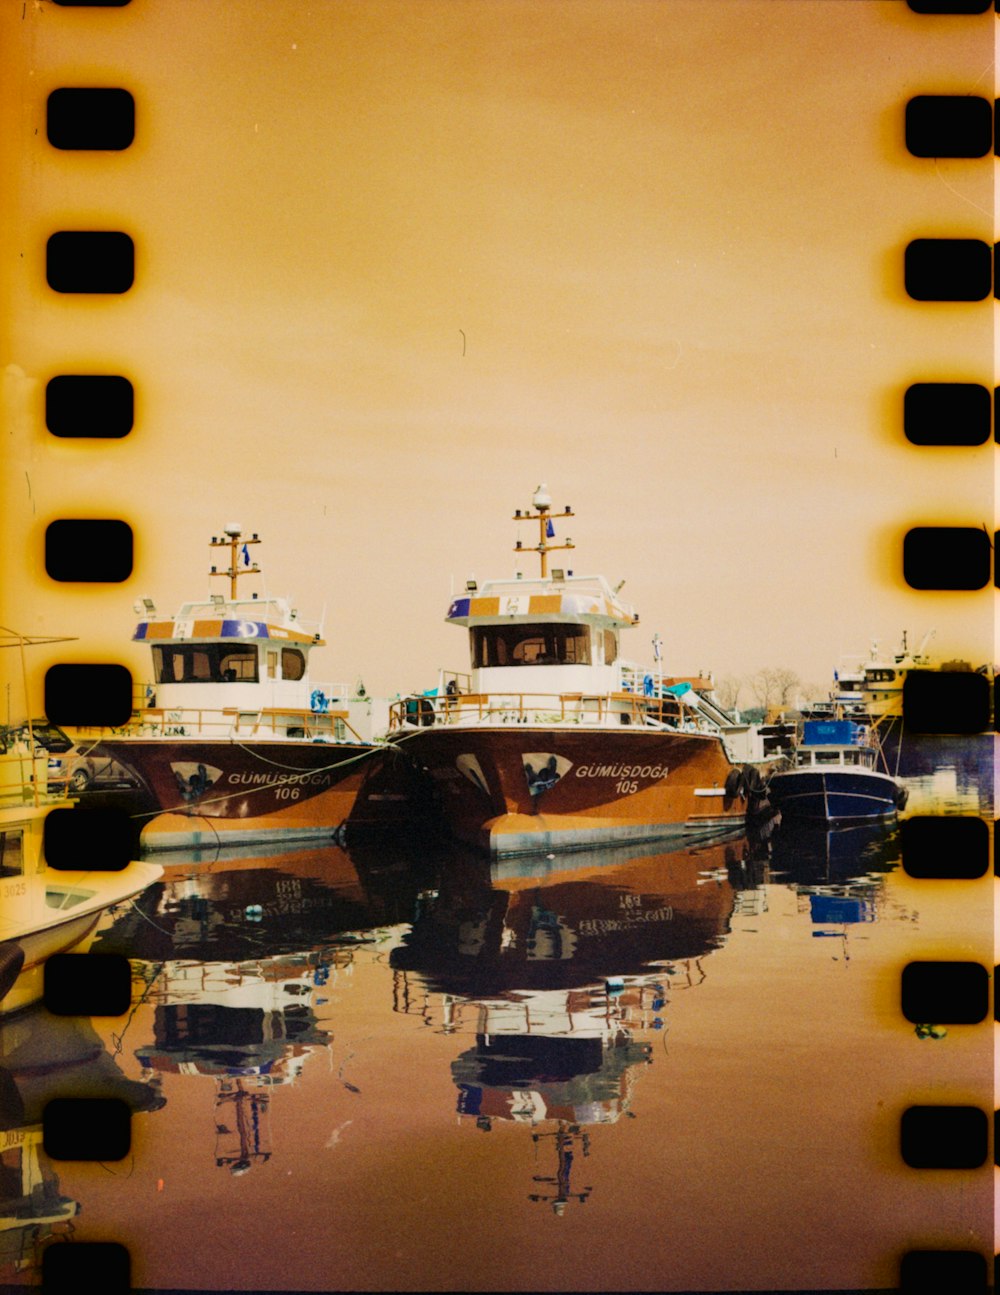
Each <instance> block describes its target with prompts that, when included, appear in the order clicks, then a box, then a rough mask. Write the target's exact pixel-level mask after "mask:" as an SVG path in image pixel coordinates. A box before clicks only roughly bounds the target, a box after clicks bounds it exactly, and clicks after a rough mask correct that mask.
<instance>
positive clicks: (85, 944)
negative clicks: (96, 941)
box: [0, 908, 104, 1016]
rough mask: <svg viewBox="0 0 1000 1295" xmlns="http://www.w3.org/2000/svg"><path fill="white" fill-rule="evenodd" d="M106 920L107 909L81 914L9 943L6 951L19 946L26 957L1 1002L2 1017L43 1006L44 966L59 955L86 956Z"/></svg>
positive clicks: (0, 1014)
mask: <svg viewBox="0 0 1000 1295" xmlns="http://www.w3.org/2000/svg"><path fill="white" fill-rule="evenodd" d="M103 916H104V909H103V908H101V909H98V910H97V911H96V912H88V913H79V914H76V915H75V916H73V917H71V918H68V919H67V920H66V921H65V922H60V923H59V924H58V925H56V926H49V927H46V928H45V929H44V930H41V931H34V932H32V933H31V934H30V935H24V936H20V937H18V938H17V939H16V940H13V941H9V942H8V943H7V944H5V945H4V946H3V947H4V948H5V949H7V948H11V947H13V946H16V947H17V948H19V949H20V950H21V952H22V953H23V955H24V960H23V963H22V964H21V969H20V971H19V974H18V975H17V977H16V979H15V980H14V981H13V984H12V985H11V986H10V988H9V989H8V990H7V992H6V993H4V994H3V996H2V998H0V1016H7V1015H9V1014H10V1013H11V1012H19V1011H21V1009H22V1008H25V1007H30V1006H31V1004H32V1003H37V1002H40V1001H41V999H42V998H43V997H44V994H45V963H46V961H47V959H49V958H51V957H52V956H53V954H56V953H86V951H87V949H88V948H89V946H90V944H91V943H92V941H93V938H94V935H95V933H96V931H97V925H98V923H99V922H100V920H101V918H102V917H103Z"/></svg>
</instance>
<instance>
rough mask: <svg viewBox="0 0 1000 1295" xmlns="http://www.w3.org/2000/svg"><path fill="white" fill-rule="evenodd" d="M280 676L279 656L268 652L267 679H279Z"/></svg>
mask: <svg viewBox="0 0 1000 1295" xmlns="http://www.w3.org/2000/svg"><path fill="white" fill-rule="evenodd" d="M277 674H278V654H277V652H268V654H267V677H268V679H275V678H277Z"/></svg>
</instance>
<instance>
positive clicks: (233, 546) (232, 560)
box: [209, 526, 260, 602]
mask: <svg viewBox="0 0 1000 1295" xmlns="http://www.w3.org/2000/svg"><path fill="white" fill-rule="evenodd" d="M225 534H226V537H227V538H225V539H221V540H220V539H216V537H215V536H214V535H213V536H212V542H211V544H210V545H209V548H213V549H220V548H228V549H229V568H228V570H226V571H216V569H215V568H214V567H213V568H212V570H211V571H210V572H209V575H210V576H228V577H229V601H230V602H235V601H236V582H237V581H238V580H239V578H240V576H252V575H259V574H260V567H259V566H258V565H257V563H256V562H253V563H251V564H250V566H248V567H247V569H246V570H245V571H241V570H240V569H239V567H238V565H237V561H236V559H237V554H238V551H239V547H240V540H241V539H243V537H242V535H241V534H240V531H239V528H238V527H235V526H227V527H226V532H225ZM243 543H244V545H246V544H259V543H260V540H259V538H258V537H257V536H256V535H253V536H251V538H250V539H248V540H243Z"/></svg>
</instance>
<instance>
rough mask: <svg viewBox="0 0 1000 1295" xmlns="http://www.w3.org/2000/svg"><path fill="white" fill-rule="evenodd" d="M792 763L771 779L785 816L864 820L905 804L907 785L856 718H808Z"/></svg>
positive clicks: (771, 788) (771, 795)
mask: <svg viewBox="0 0 1000 1295" xmlns="http://www.w3.org/2000/svg"><path fill="white" fill-rule="evenodd" d="M802 727H803V733H802V741H801V742H800V744H799V745H798V746H797V747H796V749H795V752H794V754H793V756H792V761H793V763H792V765H791V767H790V768H787V769H780V770H776V771H775V772H774V773H773V774H772V775H771V778H770V780H769V781H768V784H767V793H768V797H769V799H770V802H771V804H772V806H773V807H774V808H775V809H776V810H778V811H780V813H781V817H782V821H784V820H786V819H808V820H811V821H816V820H821V821H825V822H828V823H830V822H837V823H843V822H859V821H863V820H865V819H873V818H887V817H889V816H890V815H892V814H895V813H896V812H897V810H900V809H902V808H903V807H904V806H905V804H906V795H907V792H906V788H905V786H904V785H903V784H902V783H901V782H900V781H899V779H898V778H893V777H892V775H891V774H890V773H889V772H888V770H887V769H885V768H884V761H882V764H883V768H882V769H879V768H877V767H876V765H877V763H878V761H879V756H880V751H879V748H878V745H877V744H876V742H875V741H874V739H873V738H872V736H871V734H870V732H869V730H868V729H866V728H865V727H863V726H862V725H860V724H855V723H853V722H852V721H851V720H846V719H838V720H806V721H805V723H804V724H803V726H802Z"/></svg>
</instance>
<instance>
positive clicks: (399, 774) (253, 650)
mask: <svg viewBox="0 0 1000 1295" xmlns="http://www.w3.org/2000/svg"><path fill="white" fill-rule="evenodd" d="M258 543H260V540H259V538H258V536H257V535H253V536H249V537H245V536H244V535H243V534H242V533H241V530H240V527H239V526H237V525H235V524H231V525H229V526H227V527H225V529H224V533H223V535H222V536H221V537H217V536H213V538H212V547H213V548H221V549H223V550H228V559H229V565H228V567H227V568H225V569H223V570H221V571H220V570H218V569H217V568H216V567H215V566H213V567H212V569H211V572H210V575H211V576H213V577H220V578H221V577H225V578H228V580H229V586H230V587H229V596H228V598H227V597H224V596H223V595H222V594H220V593H212V594H209V596H208V597H207V598H205V599H202V600H200V601H194V602H187V603H183V604H182V605H181V607H180V608H179V610H178V611H177V613H176V614H175V615H174V616H172V617H169V618H163V617H160V616H159V615H158V613H157V611H156V607H155V605H154V604H153V601H152V599H149V598H146V599H144V600H143V602H142V604H141V605H140V604H137V611H138V613H139V623H138V625H137V627H136V631H135V633H134V635H133V639H134V641H136V642H139V643H143V644H146V645H147V646H148V647H149V649H150V652H151V656H152V674H153V678H152V682H151V683H150V684H148V685H145V686H144V687H141V688H140V689H139V690H138V691H139V694H140V695H139V696H137V697H136V699H135V708H134V711H133V714H132V718H131V721H130V723H129V724H128V725H127V727H126V728H125V729H124V730H115V731H108V730H98V731H92V732H88V733H86V734H84V736H83V739H82V740H81V741H80V743H79V753H80V754H81V755H84V756H92V757H95V758H97V759H105V760H111V761H114V762H116V763H117V764H119V765H121V766H123V767H124V768H125V769H127V770H129V771H130V772H131V773H132V774H134V776H135V778H136V780H137V782H138V783H139V784H140V788H141V794H142V796H143V797H144V803H143V808H142V809H141V811H140V812H141V816H142V818H143V820H144V826H143V829H142V838H141V839H142V844H143V847H144V848H145V849H148V850H156V849H192V848H195V849H196V848H199V847H208V846H217V845H218V846H232V845H242V844H246V843H249V842H253V843H260V842H268V843H273V844H279V843H284V842H289V841H299V840H310V839H312V840H323V839H325V840H330V839H332V838H333V837H334V836H335V835H337V834H338V833H341V832H342V830H343V829H344V828H345V827H346V824H347V822H348V820H349V819H350V820H351V821H352V822H353V823H355V824H356V825H359V826H360V825H366V824H379V823H383V822H386V821H393V820H398V819H401V818H404V819H405V818H406V817H407V815H408V814H410V813H411V812H416V808H417V805H416V802H415V800H414V797H415V796H418V789H417V788H415V787H413V786H412V785H411V782H410V781H408V780H407V774H408V770H407V768H406V767H404V766H405V762H404V761H400V760H398V759H396V758H395V757H396V755H397V753H396V752H394V751H392V750H391V749H387V748H386V746H385V744H384V743H380V742H378V741H377V740H375V739H376V738H377V736H378V735H379V734H380V733H381V732H383V731H384V729H385V727H386V725H387V722H388V702H387V701H381V702H380V701H379V700H378V699H375V698H372V697H369V696H367V695H366V694H365V693H364V690H363V688H362V689H354V690H351V689H349V688H348V687H347V686H346V685H343V684H328V683H317V682H315V681H313V680H312V679H311V678H310V673H309V655H310V653H311V652H312V650H313V649H314V648H317V647H321V646H323V644H324V640H323V638H322V626H321V625H319V624H316V625H310V624H307V623H306V622H304V621H303V620H302V619H301V618H300V616H299V613H298V611H297V609H296V608H295V607H294V606H293V605H292V604H291V602H290V601H289V600H288V599H287V598H280V597H273V596H269V595H266V594H265V595H264V596H263V597H261V596H260V594H259V593H258V592H254V593H253V594H252V595H250V596H249V597H247V596H244V597H240V594H239V591H238V585H237V582H238V581H239V580H240V579H241V578H243V577H250V576H257V575H259V574H260V568H259V567H258V566H257V564H256V563H255V562H253V561H252V560H251V557H250V546H251V545H254V544H258ZM81 790H83V789H81Z"/></svg>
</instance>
